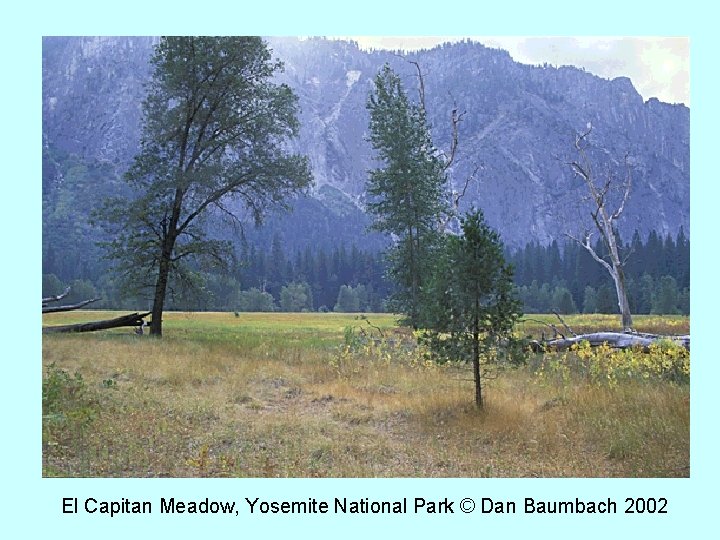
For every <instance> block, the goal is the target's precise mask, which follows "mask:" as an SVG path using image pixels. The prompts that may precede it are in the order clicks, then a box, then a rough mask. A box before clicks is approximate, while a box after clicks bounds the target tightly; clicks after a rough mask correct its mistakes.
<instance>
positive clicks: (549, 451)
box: [42, 311, 690, 477]
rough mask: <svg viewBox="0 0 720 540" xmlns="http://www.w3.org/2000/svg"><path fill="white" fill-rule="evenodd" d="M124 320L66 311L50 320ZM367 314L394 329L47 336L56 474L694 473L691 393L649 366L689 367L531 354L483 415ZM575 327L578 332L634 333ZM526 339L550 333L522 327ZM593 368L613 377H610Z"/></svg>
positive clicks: (230, 325)
mask: <svg viewBox="0 0 720 540" xmlns="http://www.w3.org/2000/svg"><path fill="white" fill-rule="evenodd" d="M114 315H115V314H111V313H107V312H91V311H82V312H69V313H64V314H54V315H46V316H45V317H44V324H48V325H50V324H68V323H72V322H82V321H88V320H97V319H104V318H111V317H112V316H114ZM533 318H536V319H539V320H546V321H551V322H555V321H552V319H553V317H552V316H550V317H548V316H533ZM368 319H369V321H370V322H371V323H372V325H374V326H377V327H379V328H380V329H381V332H382V334H383V336H382V337H381V335H380V332H379V331H378V330H377V329H376V328H373V327H372V326H371V325H370V324H368V321H366V320H362V319H359V318H357V317H356V316H355V315H353V314H347V315H344V314H313V313H307V314H284V313H283V314H280V313H272V314H261V313H253V314H246V313H241V314H239V315H238V316H235V315H234V314H233V313H166V314H165V317H164V326H163V330H164V336H163V338H162V339H161V340H155V339H152V338H150V337H149V336H147V335H145V336H136V335H134V333H133V331H132V329H116V330H112V331H106V332H98V333H91V334H78V335H69V334H64V335H45V336H43V358H42V360H43V474H44V476H101V477H105V476H113V477H114V476H132V477H146V476H170V477H215V476H231V477H638V476H639V477H676V476H680V477H683V476H688V475H689V462H690V458H689V438H690V437H689V402H690V399H689V397H690V390H689V384H688V383H687V381H686V380H684V381H678V380H674V379H673V380H669V379H667V378H666V377H661V376H655V371H653V370H652V369H650V368H648V367H647V366H646V367H642V366H644V365H645V364H648V365H649V363H652V362H654V363H655V364H654V365H655V366H660V367H659V368H658V370H661V369H663V370H664V368H662V366H663V365H664V364H666V363H668V364H669V363H671V362H676V361H678V360H677V359H676V358H675V357H674V356H672V355H671V354H670V353H667V352H658V353H657V355H655V356H652V355H651V356H652V359H651V360H647V359H646V358H647V357H648V355H644V357H643V358H640V359H637V358H635V357H632V358H631V357H627V358H626V357H620V356H617V355H614V353H611V352H607V351H606V353H604V354H605V356H604V357H603V358H599V357H598V359H596V358H595V357H590V356H589V357H588V358H584V360H582V362H584V364H583V365H584V369H585V371H582V370H576V369H570V368H569V367H568V366H571V365H580V363H582V362H580V360H578V357H579V356H578V355H581V353H580V352H579V353H577V355H575V356H572V357H570V358H568V357H567V355H566V356H565V357H559V356H558V357H552V358H547V357H546V358H540V357H531V358H530V359H529V361H528V364H527V365H526V366H523V367H519V368H508V369H503V370H500V371H499V373H498V376H497V378H496V379H494V380H491V381H488V382H487V388H486V398H487V404H486V407H485V409H484V410H482V411H478V410H476V409H475V407H474V406H473V395H474V394H473V386H472V385H473V383H472V381H471V380H470V379H471V376H470V373H469V371H468V370H467V368H466V367H465V366H458V365H435V364H433V363H432V362H428V361H426V360H425V358H424V357H423V355H422V352H421V351H420V350H417V349H415V348H413V347H412V345H411V344H412V343H413V341H412V335H411V333H410V332H409V331H408V330H407V329H403V328H398V327H397V326H396V323H395V318H394V317H393V316H390V315H377V314H373V315H369V316H368ZM566 322H567V323H568V324H569V325H570V326H572V327H573V329H575V330H576V331H578V332H579V331H588V330H595V329H605V330H607V329H612V328H617V326H618V324H619V320H618V317H611V316H581V315H578V316H569V317H567V318H566ZM688 325H689V321H688V318H687V317H650V316H648V317H642V316H640V317H637V321H636V326H637V329H638V330H642V331H652V332H660V333H672V334H679V333H688V332H689V328H688ZM518 331H519V332H521V333H523V334H534V335H537V334H539V333H540V332H541V331H547V329H546V328H544V327H543V326H542V325H541V324H539V323H537V322H525V323H523V324H521V325H520V326H519V327H518ZM637 354H638V355H639V354H640V353H637ZM628 358H629V359H630V360H632V362H628ZM681 360H682V359H681ZM596 361H597V365H600V364H602V365H603V366H605V364H607V365H608V366H610V367H608V368H607V370H610V369H612V370H613V371H612V374H613V375H612V377H610V375H609V374H610V373H611V372H610V371H607V374H608V380H607V381H605V380H604V377H605V374H606V371H602V370H597V369H595V367H594V366H595V365H596V364H595V362H596ZM684 362H685V364H683V365H684V368H683V369H684V370H685V372H687V369H688V367H687V362H689V360H688V359H687V358H686V359H685V360H684ZM641 364H642V365H641ZM588 366H589V367H588ZM603 369H606V367H603ZM653 369H654V368H653ZM635 370H637V371H635ZM642 370H645V371H642ZM659 372H660V371H658V373H659ZM663 373H667V370H664V371H663Z"/></svg>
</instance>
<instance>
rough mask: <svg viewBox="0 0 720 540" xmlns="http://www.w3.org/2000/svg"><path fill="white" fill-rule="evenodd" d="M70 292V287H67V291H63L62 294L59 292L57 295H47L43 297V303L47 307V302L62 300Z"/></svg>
mask: <svg viewBox="0 0 720 540" xmlns="http://www.w3.org/2000/svg"><path fill="white" fill-rule="evenodd" d="M68 294H70V287H68V288H67V289H65V291H64V292H62V293H60V294H57V295H55V296H48V297H46V298H43V299H42V305H43V307H45V304H49V303H51V302H58V301H59V300H62V299H63V298H65V297H66V296H67V295H68Z"/></svg>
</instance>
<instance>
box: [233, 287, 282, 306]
mask: <svg viewBox="0 0 720 540" xmlns="http://www.w3.org/2000/svg"><path fill="white" fill-rule="evenodd" d="M237 309H238V311H275V299H274V298H273V296H272V294H270V293H268V292H264V291H261V290H260V289H258V288H256V287H253V288H251V289H250V290H248V291H242V292H240V294H238V308H237Z"/></svg>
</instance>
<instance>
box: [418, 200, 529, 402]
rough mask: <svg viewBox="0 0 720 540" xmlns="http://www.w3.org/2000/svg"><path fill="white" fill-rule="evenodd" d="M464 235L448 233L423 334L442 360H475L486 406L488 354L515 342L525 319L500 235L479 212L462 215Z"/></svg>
mask: <svg viewBox="0 0 720 540" xmlns="http://www.w3.org/2000/svg"><path fill="white" fill-rule="evenodd" d="M461 224H462V235H461V236H447V237H446V238H445V244H444V249H443V250H441V251H440V252H439V256H438V257H437V259H436V261H437V264H436V267H435V272H434V274H433V277H432V279H431V281H430V286H429V289H430V293H431V294H430V295H428V296H429V298H432V299H433V301H432V302H429V303H428V304H426V305H425V306H424V309H425V310H426V312H427V319H428V323H429V328H428V330H426V331H425V332H424V334H423V338H422V339H423V341H425V343H427V344H428V345H429V347H430V350H431V351H432V354H433V356H434V357H435V358H436V359H438V360H440V361H448V360H451V361H452V360H454V361H467V362H472V366H473V378H474V381H475V404H476V405H477V406H478V407H482V404H483V398H482V379H483V378H484V376H485V374H486V369H485V365H486V364H487V363H488V362H489V361H488V360H487V358H489V357H491V356H493V355H494V353H497V352H501V351H502V348H503V342H509V341H511V340H512V329H513V326H514V324H515V322H516V321H517V319H518V318H519V317H520V315H521V313H520V303H519V302H518V300H517V299H516V298H515V296H514V286H513V273H512V267H511V266H509V265H508V264H506V262H505V259H504V256H503V249H502V243H501V242H500V238H499V236H498V234H497V233H496V232H495V231H493V230H492V229H490V227H488V225H487V224H486V223H485V221H484V218H483V214H482V212H481V211H479V210H474V211H471V212H469V213H468V214H466V215H465V217H464V218H462V219H461Z"/></svg>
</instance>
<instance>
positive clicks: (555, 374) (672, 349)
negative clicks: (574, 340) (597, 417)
mask: <svg viewBox="0 0 720 540" xmlns="http://www.w3.org/2000/svg"><path fill="white" fill-rule="evenodd" d="M536 374H537V375H538V377H539V378H540V379H541V380H545V381H549V382H550V381H555V382H567V380H568V378H569V377H571V376H575V377H579V378H583V379H585V380H587V381H589V382H592V383H596V384H607V385H610V386H615V385H616V384H617V383H618V381H620V380H630V379H635V380H666V381H671V382H675V383H687V382H689V380H690V352H689V351H688V350H686V349H685V348H684V347H681V346H679V345H677V344H675V343H673V342H672V341H669V340H665V341H662V340H661V341H657V342H656V343H653V344H652V345H650V347H649V348H648V350H647V351H644V350H642V349H641V348H631V349H614V348H612V347H610V346H609V345H607V344H603V345H600V346H598V347H591V346H590V343H588V342H587V341H583V342H580V343H579V344H577V345H573V346H572V347H571V348H570V349H569V350H567V351H563V352H555V353H546V354H545V355H544V356H543V358H542V360H541V361H540V363H539V366H538V368H537V369H536Z"/></svg>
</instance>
